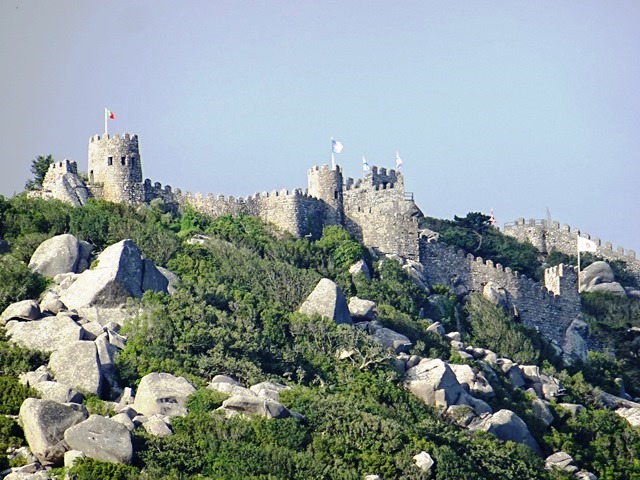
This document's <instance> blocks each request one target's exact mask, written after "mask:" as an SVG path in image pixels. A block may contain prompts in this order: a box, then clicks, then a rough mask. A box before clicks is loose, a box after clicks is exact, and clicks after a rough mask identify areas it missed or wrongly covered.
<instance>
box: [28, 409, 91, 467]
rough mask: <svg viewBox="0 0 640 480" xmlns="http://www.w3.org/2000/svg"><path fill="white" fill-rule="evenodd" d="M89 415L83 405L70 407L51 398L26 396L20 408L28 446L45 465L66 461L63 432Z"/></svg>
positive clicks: (56, 464) (60, 463)
mask: <svg viewBox="0 0 640 480" xmlns="http://www.w3.org/2000/svg"><path fill="white" fill-rule="evenodd" d="M86 418H87V411H86V409H85V408H84V407H82V406H81V405H77V406H69V405H63V404H61V403H57V402H54V401H51V400H40V399H37V398H27V399H26V400H25V401H24V402H23V403H22V406H21V407H20V421H21V422H22V428H23V430H24V436H25V438H26V439H27V443H28V444H29V448H30V449H31V451H32V452H33V454H34V455H35V456H36V457H37V458H38V460H39V461H40V463H42V464H43V465H54V466H60V465H62V462H63V456H64V452H65V450H66V449H67V448H66V445H65V444H64V432H65V431H66V430H67V429H68V428H70V427H72V426H73V425H75V424H77V423H80V422H82V421H83V420H84V419H86Z"/></svg>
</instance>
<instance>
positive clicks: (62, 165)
mask: <svg viewBox="0 0 640 480" xmlns="http://www.w3.org/2000/svg"><path fill="white" fill-rule="evenodd" d="M49 172H52V174H53V175H56V176H59V175H64V174H65V173H75V174H77V173H78V164H77V162H74V161H73V160H69V159H68V158H65V159H64V160H63V161H61V162H54V163H52V164H51V165H49V170H48V171H47V175H48V174H49Z"/></svg>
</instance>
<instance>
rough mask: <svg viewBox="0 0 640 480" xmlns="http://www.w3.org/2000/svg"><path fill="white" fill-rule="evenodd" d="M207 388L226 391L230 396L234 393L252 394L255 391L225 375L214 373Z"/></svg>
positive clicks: (249, 395)
mask: <svg viewBox="0 0 640 480" xmlns="http://www.w3.org/2000/svg"><path fill="white" fill-rule="evenodd" d="M207 388H208V389H210V390H217V391H218V392H222V393H226V394H227V395H229V396H230V397H232V396H234V395H244V396H248V397H251V396H254V395H257V393H255V392H253V391H252V390H250V389H248V388H246V387H243V386H242V385H241V384H240V382H238V381H236V380H234V379H233V378H231V377H227V376H226V375H216V376H215V377H213V379H212V380H211V382H210V383H209V385H207Z"/></svg>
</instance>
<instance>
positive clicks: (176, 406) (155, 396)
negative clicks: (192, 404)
mask: <svg viewBox="0 0 640 480" xmlns="http://www.w3.org/2000/svg"><path fill="white" fill-rule="evenodd" d="M195 390H196V389H195V388H194V387H193V385H191V383H189V381H188V380H187V379H186V378H184V377H174V376H173V375H171V374H170V373H150V374H148V375H146V376H144V377H143V378H142V380H140V385H139V386H138V392H137V394H136V398H135V402H134V404H133V408H134V409H135V410H136V411H137V412H138V413H141V414H143V415H146V416H147V417H150V416H152V415H166V416H169V417H176V416H184V415H186V414H187V407H186V405H185V404H186V400H187V397H188V396H189V395H191V394H192V393H193V392H195Z"/></svg>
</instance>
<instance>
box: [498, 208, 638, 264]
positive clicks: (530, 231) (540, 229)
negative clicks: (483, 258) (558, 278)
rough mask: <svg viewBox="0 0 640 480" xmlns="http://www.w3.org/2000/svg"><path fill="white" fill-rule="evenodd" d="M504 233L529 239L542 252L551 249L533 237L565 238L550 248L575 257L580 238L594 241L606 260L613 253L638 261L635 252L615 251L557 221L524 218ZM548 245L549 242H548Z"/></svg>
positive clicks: (626, 259) (506, 228) (609, 245)
mask: <svg viewBox="0 0 640 480" xmlns="http://www.w3.org/2000/svg"><path fill="white" fill-rule="evenodd" d="M504 233H505V234H506V235H510V236H512V237H515V238H517V239H518V240H521V241H523V240H524V239H528V240H530V241H531V243H533V245H534V246H536V247H538V248H539V249H540V250H541V251H542V252H547V251H549V250H550V248H547V249H546V250H545V249H541V248H540V247H539V245H537V244H536V243H537V242H535V241H533V238H532V237H534V236H537V237H540V236H544V237H545V238H552V237H560V236H564V237H566V238H565V240H564V241H562V242H559V241H558V242H554V244H553V245H549V246H550V247H551V248H555V249H556V250H559V251H562V252H563V253H567V254H569V255H575V253H576V252H577V248H578V247H577V238H576V237H578V236H580V237H583V238H587V239H589V240H591V241H593V242H594V243H595V244H596V246H597V254H599V255H602V256H604V257H605V258H606V257H607V253H609V252H611V253H613V254H615V255H616V257H618V258H619V259H621V260H625V261H635V260H637V257H636V252H635V250H631V249H625V248H623V247H620V246H618V247H616V249H615V250H614V249H613V244H612V243H611V242H603V241H602V240H600V239H599V238H597V237H592V236H591V235H590V234H588V233H585V232H582V231H581V230H580V229H579V228H575V227H571V226H569V225H567V224H563V225H560V223H559V222H556V221H552V222H548V221H547V220H539V219H535V218H531V219H529V220H528V221H525V219H524V218H518V219H517V220H515V221H514V222H509V223H505V225H504ZM563 234H564V235H563ZM547 243H549V242H548V241H547Z"/></svg>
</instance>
